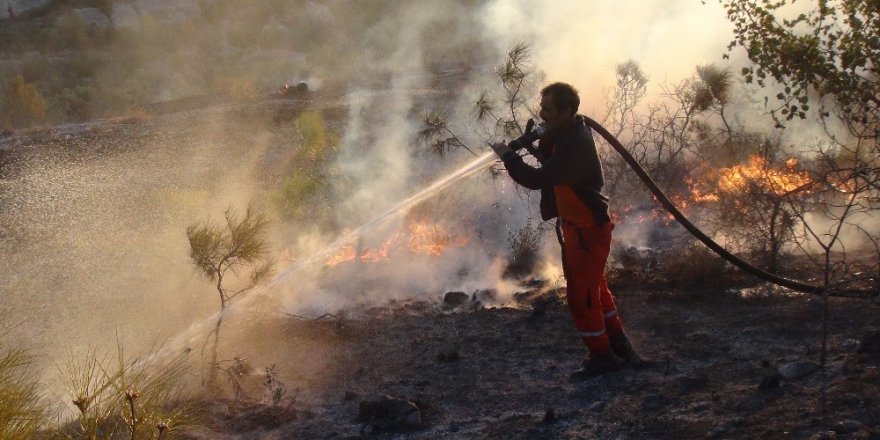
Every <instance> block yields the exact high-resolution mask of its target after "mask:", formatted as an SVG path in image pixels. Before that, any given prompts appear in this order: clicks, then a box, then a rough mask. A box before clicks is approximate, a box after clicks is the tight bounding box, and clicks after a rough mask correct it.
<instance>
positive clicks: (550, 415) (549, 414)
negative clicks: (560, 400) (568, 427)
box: [543, 408, 557, 425]
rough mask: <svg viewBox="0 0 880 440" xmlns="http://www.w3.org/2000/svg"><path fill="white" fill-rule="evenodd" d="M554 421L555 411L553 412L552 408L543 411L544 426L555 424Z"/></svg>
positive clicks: (555, 417)
mask: <svg viewBox="0 0 880 440" xmlns="http://www.w3.org/2000/svg"><path fill="white" fill-rule="evenodd" d="M556 419H557V416H556V410H554V409H553V408H547V411H544V420H543V422H544V424H545V425H549V424H551V423H553V422H555V421H556Z"/></svg>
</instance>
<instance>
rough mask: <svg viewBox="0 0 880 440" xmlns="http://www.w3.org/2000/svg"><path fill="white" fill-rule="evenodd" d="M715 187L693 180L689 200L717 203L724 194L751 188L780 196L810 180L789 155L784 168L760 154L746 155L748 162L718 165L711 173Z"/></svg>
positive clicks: (711, 179) (799, 187)
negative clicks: (718, 167)
mask: <svg viewBox="0 0 880 440" xmlns="http://www.w3.org/2000/svg"><path fill="white" fill-rule="evenodd" d="M709 180H710V181H711V182H713V184H714V186H713V187H710V188H708V189H706V188H701V187H700V186H699V185H696V184H694V183H693V182H688V184H689V185H690V187H691V200H693V201H694V202H717V201H719V200H721V197H722V195H723V194H724V193H742V192H745V191H747V190H749V189H751V188H754V189H757V190H758V191H761V192H763V193H765V194H766V193H770V194H775V195H777V196H783V195H786V194H789V193H791V192H793V191H797V190H798V189H802V188H805V187H806V186H808V185H809V184H810V182H811V179H810V176H809V174H808V173H807V172H805V171H800V170H799V169H798V160H797V159H796V158H793V157H792V158H789V159H788V160H786V161H785V165H784V166H783V167H779V168H774V167H773V166H771V165H770V164H769V163H768V162H767V159H765V158H764V157H762V156H758V155H752V156H749V161H748V163H747V164H741V165H735V166H732V167H728V168H721V169H719V170H717V171H714V172H712V173H711V174H710V179H709Z"/></svg>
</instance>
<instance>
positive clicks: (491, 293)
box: [471, 289, 498, 303]
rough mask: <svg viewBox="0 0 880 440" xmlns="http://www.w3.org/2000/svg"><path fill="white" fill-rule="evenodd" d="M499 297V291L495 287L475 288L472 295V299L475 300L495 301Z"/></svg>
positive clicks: (483, 301)
mask: <svg viewBox="0 0 880 440" xmlns="http://www.w3.org/2000/svg"><path fill="white" fill-rule="evenodd" d="M496 299H498V291H497V290H495V289H482V290H475V291H474V294H473V295H471V300H472V301H474V302H477V301H479V302H482V303H486V302H493V301H495V300H496Z"/></svg>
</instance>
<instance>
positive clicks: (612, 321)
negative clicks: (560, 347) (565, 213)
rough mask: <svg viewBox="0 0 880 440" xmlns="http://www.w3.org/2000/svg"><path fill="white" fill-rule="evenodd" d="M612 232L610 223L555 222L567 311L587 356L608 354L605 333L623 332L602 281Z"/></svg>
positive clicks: (608, 346) (615, 307) (606, 335)
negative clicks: (586, 225)
mask: <svg viewBox="0 0 880 440" xmlns="http://www.w3.org/2000/svg"><path fill="white" fill-rule="evenodd" d="M612 229H614V223H607V224H605V225H604V226H603V227H598V226H588V227H583V228H581V227H578V226H576V225H574V224H572V223H570V222H566V221H565V220H562V221H560V222H557V235H558V237H559V238H560V239H561V244H562V267H563V272H564V274H565V280H566V283H567V286H566V296H567V299H568V308H569V310H570V311H571V315H572V318H574V324H575V326H576V327H577V329H578V334H579V335H580V336H581V337H582V338H583V341H584V344H585V345H586V346H587V349H589V351H590V352H591V353H605V352H608V351H609V350H610V344H609V342H608V334H607V333H609V332H610V333H612V334H615V333H620V332H622V331H623V322H622V321H621V320H620V316H619V315H618V313H617V304H616V302H615V300H614V295H612V293H611V290H609V289H608V283H607V281H606V280H605V263H606V262H607V260H608V254H609V252H610V250H611V231H612Z"/></svg>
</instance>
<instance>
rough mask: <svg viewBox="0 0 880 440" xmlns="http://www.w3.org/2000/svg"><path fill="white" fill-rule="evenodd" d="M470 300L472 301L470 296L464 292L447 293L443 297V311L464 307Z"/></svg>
mask: <svg viewBox="0 0 880 440" xmlns="http://www.w3.org/2000/svg"><path fill="white" fill-rule="evenodd" d="M468 299H470V296H468V294H467V293H464V292H446V294H445V295H443V309H445V310H452V309H456V308H458V307H461V306H462V305H464V303H465V302H467V300H468Z"/></svg>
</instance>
